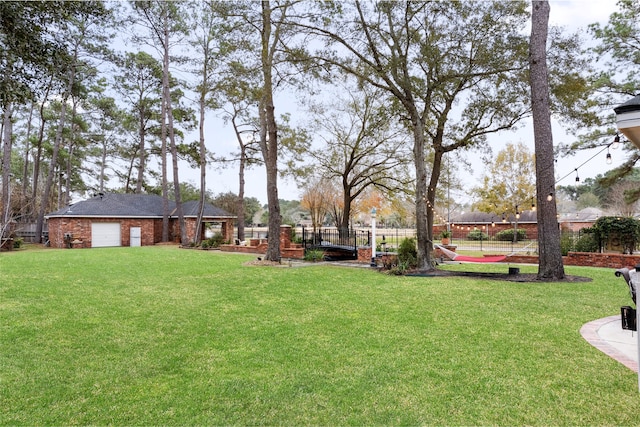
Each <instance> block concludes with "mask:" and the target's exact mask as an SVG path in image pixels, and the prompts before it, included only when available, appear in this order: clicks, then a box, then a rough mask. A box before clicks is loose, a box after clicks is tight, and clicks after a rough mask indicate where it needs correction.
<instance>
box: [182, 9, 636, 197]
mask: <svg viewBox="0 0 640 427" xmlns="http://www.w3.org/2000/svg"><path fill="white" fill-rule="evenodd" d="M550 6H551V13H550V24H551V25H558V26H563V27H565V28H566V29H567V30H570V31H576V30H578V29H583V30H585V31H586V27H587V25H588V24H591V23H594V22H600V23H602V24H604V23H606V22H607V21H608V18H609V15H610V14H611V13H612V12H613V11H615V10H616V2H615V1H612V0H557V1H550ZM528 31H529V29H527V32H528ZM276 104H277V105H276V112H277V113H278V114H282V113H284V112H285V111H288V112H290V113H291V114H292V116H294V117H295V115H296V113H297V111H296V107H295V104H294V103H290V102H286V103H285V104H287V105H286V106H285V105H283V104H282V103H280V104H278V102H277V103H276ZM553 130H554V144H559V143H571V142H573V141H574V137H573V136H571V135H567V134H566V133H565V130H564V129H563V127H562V126H560V125H559V124H558V123H554V127H553ZM215 133H216V135H215V140H216V147H214V148H213V149H214V150H215V151H216V152H218V153H220V151H221V150H224V149H225V147H226V149H229V150H232V151H237V149H236V148H235V147H236V146H237V144H236V142H235V139H234V138H235V137H234V135H233V132H232V131H231V129H230V127H228V126H226V127H220V126H219V125H218V126H217V127H216V130H215ZM207 139H209V137H208V138H207ZM508 141H512V142H520V141H522V142H524V143H525V144H526V145H527V146H529V147H530V149H531V151H532V152H533V132H532V129H531V127H530V126H529V127H525V128H523V129H521V130H519V131H518V132H516V133H512V132H507V133H504V134H502V135H500V136H499V137H495V139H494V138H493V137H492V139H491V140H490V143H491V145H492V146H495V147H496V148H494V153H495V152H497V151H498V150H499V149H500V147H501V146H503V145H501V144H504V143H506V142H508ZM597 151H598V150H591V151H590V152H585V153H582V154H580V155H577V156H575V157H570V158H564V159H558V162H557V164H556V177H557V178H561V177H565V176H567V175H569V176H568V177H567V178H566V179H564V180H563V181H561V182H559V185H570V184H573V183H574V182H575V172H574V169H575V168H579V169H578V173H579V176H580V178H581V180H583V179H585V178H588V177H595V176H596V175H598V174H602V173H605V172H606V171H607V170H609V169H611V168H614V167H616V166H617V165H619V164H620V163H622V162H623V160H624V158H623V157H622V156H623V153H622V152H621V150H617V151H616V152H614V151H612V155H613V163H612V164H611V165H607V164H606V163H605V155H606V152H605V153H602V154H601V155H600V156H597V157H596V158H594V159H593V160H590V161H588V162H587V163H586V164H585V165H583V166H581V165H582V164H583V163H584V162H585V161H587V159H589V158H590V157H592V156H593V155H594V154H595V153H596V152H597ZM472 157H478V156H472ZM600 157H601V158H600ZM473 169H474V171H473V172H474V173H473V175H469V174H466V175H467V178H466V182H465V184H466V185H467V186H470V187H473V186H475V185H478V182H479V180H480V177H481V176H482V169H483V164H482V163H480V162H476V163H474V164H473ZM207 175H208V179H207V186H208V189H209V190H211V191H212V192H213V193H215V194H218V193H223V192H227V191H232V192H234V193H237V192H238V174H237V166H233V167H230V168H229V169H226V170H224V171H218V170H209V171H208V172H207ZM198 176H199V175H198V171H196V170H193V171H191V172H187V170H185V169H181V179H182V180H186V181H191V182H192V183H194V184H196V185H197V182H198V180H199V178H198ZM278 192H279V193H278V194H279V197H280V198H281V199H286V200H298V199H299V198H300V190H298V188H297V187H296V185H295V184H294V183H293V182H289V181H286V180H283V179H279V181H278ZM245 196H246V197H256V198H257V199H258V200H260V202H261V203H263V204H265V203H266V200H267V199H266V173H265V170H264V168H262V167H259V168H254V169H251V170H249V171H247V173H246V188H245ZM460 197H465V196H464V195H460Z"/></svg>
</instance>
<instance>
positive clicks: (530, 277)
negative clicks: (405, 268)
mask: <svg viewBox="0 0 640 427" xmlns="http://www.w3.org/2000/svg"><path fill="white" fill-rule="evenodd" d="M406 275H407V276H417V277H447V276H458V277H460V276H462V277H475V278H478V279H491V280H506V281H509V282H545V283H546V282H559V283H578V282H591V281H592V279H591V278H589V277H582V276H569V275H565V277H564V279H562V280H538V274H537V273H517V274H510V273H483V272H475V271H450V270H438V269H435V270H429V271H423V272H419V271H416V272H412V273H408V274H406Z"/></svg>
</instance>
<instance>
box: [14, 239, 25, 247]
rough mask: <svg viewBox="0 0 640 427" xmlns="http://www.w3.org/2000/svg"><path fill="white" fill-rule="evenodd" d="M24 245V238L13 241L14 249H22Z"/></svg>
mask: <svg viewBox="0 0 640 427" xmlns="http://www.w3.org/2000/svg"><path fill="white" fill-rule="evenodd" d="M23 243H24V239H23V238H22V237H17V238H15V239H13V249H20V248H21V247H22V244H23Z"/></svg>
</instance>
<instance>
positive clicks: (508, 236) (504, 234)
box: [496, 228, 527, 242]
mask: <svg viewBox="0 0 640 427" xmlns="http://www.w3.org/2000/svg"><path fill="white" fill-rule="evenodd" d="M526 239H527V231H526V230H523V229H522V228H518V240H526ZM496 240H499V241H501V242H513V228H510V229H508V230H502V231H500V232H498V233H496Z"/></svg>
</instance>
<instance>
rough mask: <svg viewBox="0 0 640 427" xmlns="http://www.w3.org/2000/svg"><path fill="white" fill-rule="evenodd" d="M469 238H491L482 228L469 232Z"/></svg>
mask: <svg viewBox="0 0 640 427" xmlns="http://www.w3.org/2000/svg"><path fill="white" fill-rule="evenodd" d="M467 240H489V235H488V234H487V233H483V232H482V230H472V231H470V232H469V234H467Z"/></svg>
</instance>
